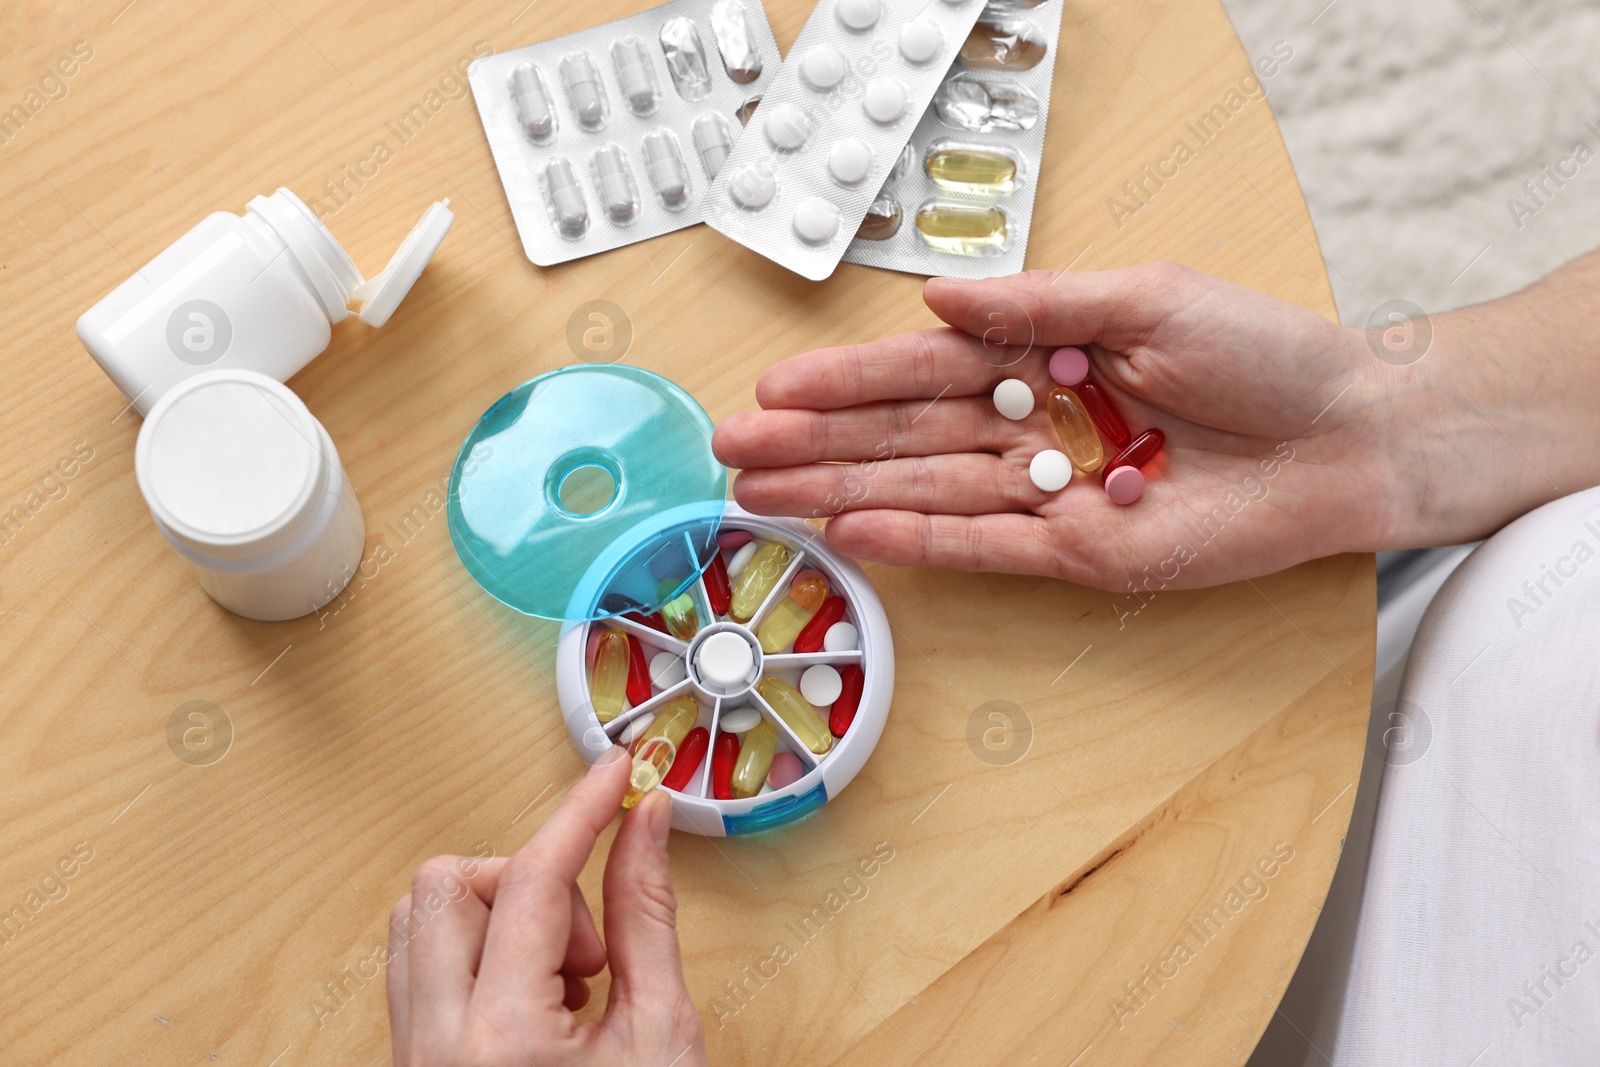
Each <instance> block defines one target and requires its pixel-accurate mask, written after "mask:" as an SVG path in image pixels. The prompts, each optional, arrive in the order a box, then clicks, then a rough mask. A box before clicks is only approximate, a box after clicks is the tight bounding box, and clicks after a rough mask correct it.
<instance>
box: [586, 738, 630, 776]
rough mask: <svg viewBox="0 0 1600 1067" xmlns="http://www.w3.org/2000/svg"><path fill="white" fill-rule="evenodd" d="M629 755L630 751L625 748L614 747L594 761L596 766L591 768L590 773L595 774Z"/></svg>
mask: <svg viewBox="0 0 1600 1067" xmlns="http://www.w3.org/2000/svg"><path fill="white" fill-rule="evenodd" d="M627 754H628V750H627V749H625V748H623V747H622V746H621V745H612V746H611V747H610V748H608V749H606V750H605V751H604V752H602V753H600V758H599V759H597V760H595V761H594V764H593V765H592V766H591V767H590V768H589V773H590V774H593V773H594V772H595V771H598V770H599V769H600V768H601V767H604V766H607V765H608V764H612V763H615V762H617V760H619V759H621V758H622V757H624V756H626V755H627Z"/></svg>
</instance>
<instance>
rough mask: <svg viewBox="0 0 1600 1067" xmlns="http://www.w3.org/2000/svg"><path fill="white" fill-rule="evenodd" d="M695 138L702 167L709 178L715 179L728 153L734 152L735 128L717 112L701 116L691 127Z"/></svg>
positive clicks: (695, 148)
mask: <svg viewBox="0 0 1600 1067" xmlns="http://www.w3.org/2000/svg"><path fill="white" fill-rule="evenodd" d="M690 134H691V135H692V136H693V137H694V150H695V152H696V153H698V154H699V156H700V165H701V166H702V167H704V168H705V171H706V177H707V178H715V177H716V176H717V171H719V170H721V169H722V164H723V163H725V162H727V159H728V153H729V152H732V151H733V128H732V126H731V125H729V123H728V120H727V119H726V118H724V117H723V116H721V115H719V114H716V113H715V112H713V113H711V114H709V115H701V116H700V117H699V118H697V119H695V120H694V125H693V126H691V127H690Z"/></svg>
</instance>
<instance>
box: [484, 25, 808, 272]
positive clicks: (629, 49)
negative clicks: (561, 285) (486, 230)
mask: <svg viewBox="0 0 1600 1067" xmlns="http://www.w3.org/2000/svg"><path fill="white" fill-rule="evenodd" d="M778 65H779V57H778V46H777V42H776V41H774V40H773V37H772V28H771V27H770V26H769V25H768V24H767V16H766V12H765V11H764V10H762V7H761V3H760V0H672V2H671V3H667V4H662V5H661V6H660V7H655V8H651V9H650V10H648V11H642V12H640V13H639V14H637V15H631V16H629V17H628V18H625V19H619V20H618V21H616V22H610V23H606V24H605V25H601V26H594V27H591V28H589V29H586V30H580V31H578V32H576V33H571V34H568V35H567V36H565V37H557V38H555V39H553V40H549V41H541V42H539V43H537V44H530V45H526V46H524V47H522V48H516V49H512V50H511V51H509V52H499V53H496V54H495V55H492V56H485V57H483V58H482V59H479V60H477V61H476V62H474V63H473V64H472V66H471V68H469V70H468V72H467V80H468V82H469V83H470V84H471V86H472V96H473V99H474V100H475V101H477V105H478V116H479V118H481V119H482V120H483V130H484V133H485V134H486V135H487V136H488V138H489V148H490V151H491V152H493V154H494V164H495V169H496V170H498V171H499V172H500V182H501V184H502V185H504V186H505V190H506V199H507V200H508V201H510V203H511V214H512V216H513V217H514V218H515V219H516V222H517V232H518V234H520V235H521V237H522V247H523V249H524V250H525V251H526V252H527V255H528V258H529V259H531V260H532V261H533V262H534V263H537V264H538V265H540V266H550V265H552V264H556V263H564V262H566V261H567V260H571V259H578V258H579V257H582V256H589V255H593V254H594V253H596V252H604V251H607V250H608V249H612V248H619V247H621V246H622V245H626V244H632V243H633V242H635V241H642V240H644V239H646V238H648V237H655V236H658V235H660V234H663V233H669V232H671V231H673V230H677V229H682V228H683V227H685V226H692V225H693V224H695V223H697V222H699V221H700V206H699V205H700V200H701V197H702V195H703V194H704V193H705V191H706V189H707V187H708V186H709V185H710V182H711V179H712V178H713V177H714V176H715V175H716V173H717V171H718V168H719V167H721V166H722V163H723V161H724V160H725V159H726V158H727V157H728V154H729V153H730V152H731V151H732V150H733V147H734V144H735V143H736V141H737V140H738V139H739V133H740V132H741V130H742V128H743V121H744V120H746V119H748V117H749V115H750V113H751V111H752V109H753V108H754V107H755V103H756V101H758V100H759V99H760V98H761V95H762V93H763V92H764V91H765V89H766V86H767V84H768V83H769V82H770V81H771V80H772V78H773V74H774V72H775V71H776V69H777V68H778Z"/></svg>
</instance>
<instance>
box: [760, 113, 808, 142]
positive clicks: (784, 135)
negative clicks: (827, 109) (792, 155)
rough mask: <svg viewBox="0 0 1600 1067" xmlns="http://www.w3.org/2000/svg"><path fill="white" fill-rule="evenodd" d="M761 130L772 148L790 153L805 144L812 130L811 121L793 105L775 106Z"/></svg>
mask: <svg viewBox="0 0 1600 1067" xmlns="http://www.w3.org/2000/svg"><path fill="white" fill-rule="evenodd" d="M761 128H762V129H763V130H765V131H766V133H767V140H768V141H770V142H772V147H774V148H778V149H782V150H783V151H785V152H792V151H794V150H795V149H796V148H799V147H800V146H801V145H803V144H805V143H806V138H807V137H810V136H811V131H812V129H813V127H812V125H811V119H810V118H808V117H807V116H806V113H805V112H804V111H801V110H800V109H799V108H798V107H796V106H795V105H793V104H775V105H774V106H773V108H772V110H771V111H769V112H767V117H766V118H765V119H764V120H763V121H762V126H761Z"/></svg>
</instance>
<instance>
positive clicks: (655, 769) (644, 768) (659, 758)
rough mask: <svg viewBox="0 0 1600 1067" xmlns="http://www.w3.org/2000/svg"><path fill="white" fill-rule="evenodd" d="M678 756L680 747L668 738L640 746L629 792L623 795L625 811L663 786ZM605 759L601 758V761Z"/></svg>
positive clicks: (632, 770) (656, 738)
mask: <svg viewBox="0 0 1600 1067" xmlns="http://www.w3.org/2000/svg"><path fill="white" fill-rule="evenodd" d="M617 751H621V750H620V749H619V750H617ZM677 755H678V746H677V745H674V744H673V743H672V741H671V740H670V739H669V738H666V737H652V738H650V739H648V740H647V741H645V743H644V744H642V745H640V746H639V751H638V752H636V753H634V756H633V766H632V767H630V768H629V769H628V790H627V792H625V793H623V794H622V807H623V809H624V810H626V809H628V808H631V807H633V806H634V805H635V804H637V803H639V801H641V800H643V799H644V798H645V795H646V794H648V793H649V792H651V791H652V790H653V789H655V787H656V786H658V785H660V784H661V780H662V779H663V778H665V777H666V775H667V769H668V768H669V767H671V766H672V761H673V759H674V758H676V757H677ZM604 758H605V756H601V759H604Z"/></svg>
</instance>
